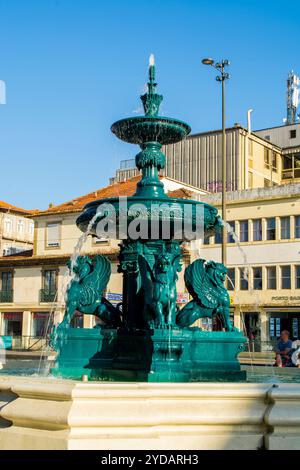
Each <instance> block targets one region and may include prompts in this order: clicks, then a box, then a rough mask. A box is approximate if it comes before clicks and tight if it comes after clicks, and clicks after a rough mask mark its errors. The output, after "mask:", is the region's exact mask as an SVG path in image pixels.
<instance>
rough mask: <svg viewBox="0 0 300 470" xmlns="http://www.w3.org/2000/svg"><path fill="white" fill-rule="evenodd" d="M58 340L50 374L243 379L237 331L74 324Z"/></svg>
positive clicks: (242, 340)
mask: <svg viewBox="0 0 300 470" xmlns="http://www.w3.org/2000/svg"><path fill="white" fill-rule="evenodd" d="M60 337H61V338H63V340H60V341H61V343H60V344H58V351H59V352H58V355H57V358H56V367H55V368H54V369H52V371H51V372H52V374H53V375H56V376H61V377H65V378H73V379H80V378H81V376H82V375H88V376H89V377H90V378H91V379H94V380H106V381H107V380H108V381H111V380H115V381H140V382H141V381H142V382H201V381H213V382H216V381H222V382H224V381H230V382H236V381H245V379H246V372H245V371H241V368H240V364H239V361H238V359H237V356H238V354H239V352H241V351H243V350H244V343H245V341H246V339H245V338H244V336H243V334H242V333H241V332H239V331H234V332H226V333H224V332H221V331H214V332H207V331H201V330H200V329H199V328H186V329H176V328H172V329H153V330H135V331H128V330H125V329H119V330H115V329H105V328H103V329H99V328H94V329H74V328H69V329H68V330H66V332H65V334H64V335H60Z"/></svg>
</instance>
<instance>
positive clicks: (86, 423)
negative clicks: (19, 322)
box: [0, 376, 300, 451]
mask: <svg viewBox="0 0 300 470" xmlns="http://www.w3.org/2000/svg"><path fill="white" fill-rule="evenodd" d="M0 449H1V450H10V449H13V450H17V449H18V450H21V449H22V450H46V449H50V450H62V449H76V450H80V449H84V450H85V449H87V450H92V449H94V450H110V451H112V450H115V449H121V450H138V449H141V450H151V449H155V450H209V449H218V450H220V449H239V450H247V449H249V450H251V449H272V450H273V449H284V450H287V449H298V450H299V449H300V385H296V384H295V385H294V384H280V385H279V386H277V387H275V388H274V387H273V386H272V384H247V383H244V384H234V383H223V384H221V383H210V384H204V383H188V384H187V383H184V384H183V383H181V384H180V383H175V384H172V383H141V382H140V383H116V382H114V383H112V382H111V383H107V382H106V383H104V382H102V383H96V382H93V383H91V382H86V383H83V382H81V383H80V382H75V381H70V380H59V379H53V378H52V379H50V378H48V379H46V378H44V379H43V378H32V377H9V376H2V377H0Z"/></svg>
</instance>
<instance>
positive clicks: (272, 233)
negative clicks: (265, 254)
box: [267, 217, 276, 240]
mask: <svg viewBox="0 0 300 470" xmlns="http://www.w3.org/2000/svg"><path fill="white" fill-rule="evenodd" d="M267 240H276V219H275V217H270V218H268V219H267Z"/></svg>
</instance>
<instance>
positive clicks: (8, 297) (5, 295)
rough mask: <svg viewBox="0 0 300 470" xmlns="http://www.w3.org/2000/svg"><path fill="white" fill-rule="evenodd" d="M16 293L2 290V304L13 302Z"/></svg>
mask: <svg viewBox="0 0 300 470" xmlns="http://www.w3.org/2000/svg"><path fill="white" fill-rule="evenodd" d="M13 298H14V291H13V290H0V302H2V303H4V302H13Z"/></svg>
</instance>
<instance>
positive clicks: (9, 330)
mask: <svg viewBox="0 0 300 470" xmlns="http://www.w3.org/2000/svg"><path fill="white" fill-rule="evenodd" d="M22 321H23V314H22V313H14V312H6V313H3V334H4V335H8V336H21V335H22Z"/></svg>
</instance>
